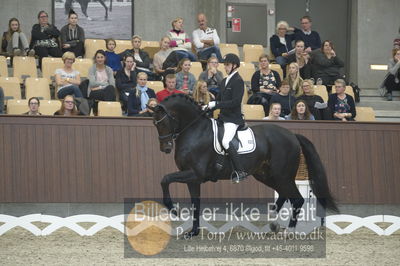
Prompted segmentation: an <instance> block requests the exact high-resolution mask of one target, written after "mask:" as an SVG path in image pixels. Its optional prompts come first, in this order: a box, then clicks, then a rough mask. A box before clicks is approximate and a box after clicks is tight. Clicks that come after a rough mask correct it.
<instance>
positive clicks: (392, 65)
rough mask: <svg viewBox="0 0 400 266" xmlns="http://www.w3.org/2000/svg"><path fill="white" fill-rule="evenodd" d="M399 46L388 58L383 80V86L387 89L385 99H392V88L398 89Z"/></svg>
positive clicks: (399, 81) (399, 83) (399, 86)
mask: <svg viewBox="0 0 400 266" xmlns="http://www.w3.org/2000/svg"><path fill="white" fill-rule="evenodd" d="M399 69H400V48H395V49H393V51H392V58H391V59H390V60H389V64H388V71H389V72H388V73H387V74H386V77H385V79H384V81H383V87H385V88H386V90H387V94H386V97H387V100H388V101H392V100H393V96H392V92H393V90H400V70H399Z"/></svg>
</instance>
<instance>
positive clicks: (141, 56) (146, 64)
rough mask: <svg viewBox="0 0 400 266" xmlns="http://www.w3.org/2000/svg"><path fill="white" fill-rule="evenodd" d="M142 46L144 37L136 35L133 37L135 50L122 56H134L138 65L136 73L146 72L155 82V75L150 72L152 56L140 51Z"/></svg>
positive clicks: (128, 50)
mask: <svg viewBox="0 0 400 266" xmlns="http://www.w3.org/2000/svg"><path fill="white" fill-rule="evenodd" d="M141 45H142V37H140V36H139V35H134V36H132V47H133V49H127V50H125V51H124V52H123V53H121V54H120V55H121V56H122V57H124V56H126V55H127V54H128V53H129V54H132V55H133V58H134V59H135V63H136V73H139V72H145V73H146V74H147V76H148V77H149V80H154V74H153V72H152V71H151V70H150V63H151V60H150V56H149V54H148V53H147V52H146V51H144V50H142V49H140V46H141Z"/></svg>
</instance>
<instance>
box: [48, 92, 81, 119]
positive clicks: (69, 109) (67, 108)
mask: <svg viewBox="0 0 400 266" xmlns="http://www.w3.org/2000/svg"><path fill="white" fill-rule="evenodd" d="M54 115H63V116H74V115H79V111H78V109H77V108H76V105H75V99H74V96H72V95H67V96H65V97H64V99H63V100H62V103H61V108H60V110H58V111H57V112H55V113H54Z"/></svg>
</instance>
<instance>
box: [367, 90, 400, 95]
mask: <svg viewBox="0 0 400 266" xmlns="http://www.w3.org/2000/svg"><path fill="white" fill-rule="evenodd" d="M392 95H393V96H397V97H400V91H394V92H393V93H392ZM360 96H361V97H364V96H370V97H372V96H376V97H381V92H380V91H379V90H378V89H362V90H361V91H360Z"/></svg>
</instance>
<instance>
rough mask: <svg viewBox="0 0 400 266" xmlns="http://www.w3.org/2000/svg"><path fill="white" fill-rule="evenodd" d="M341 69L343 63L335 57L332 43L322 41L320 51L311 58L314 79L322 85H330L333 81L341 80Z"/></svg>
mask: <svg viewBox="0 0 400 266" xmlns="http://www.w3.org/2000/svg"><path fill="white" fill-rule="evenodd" d="M342 67H344V62H343V61H342V60H341V59H340V58H339V57H338V56H336V53H335V50H334V47H333V43H332V42H331V41H328V40H327V41H324V42H323V44H322V47H321V51H316V52H315V54H314V56H313V69H314V70H313V72H314V79H315V80H317V79H321V80H322V84H324V85H332V84H333V83H334V82H335V80H337V79H341V78H343V74H341V68H342Z"/></svg>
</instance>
